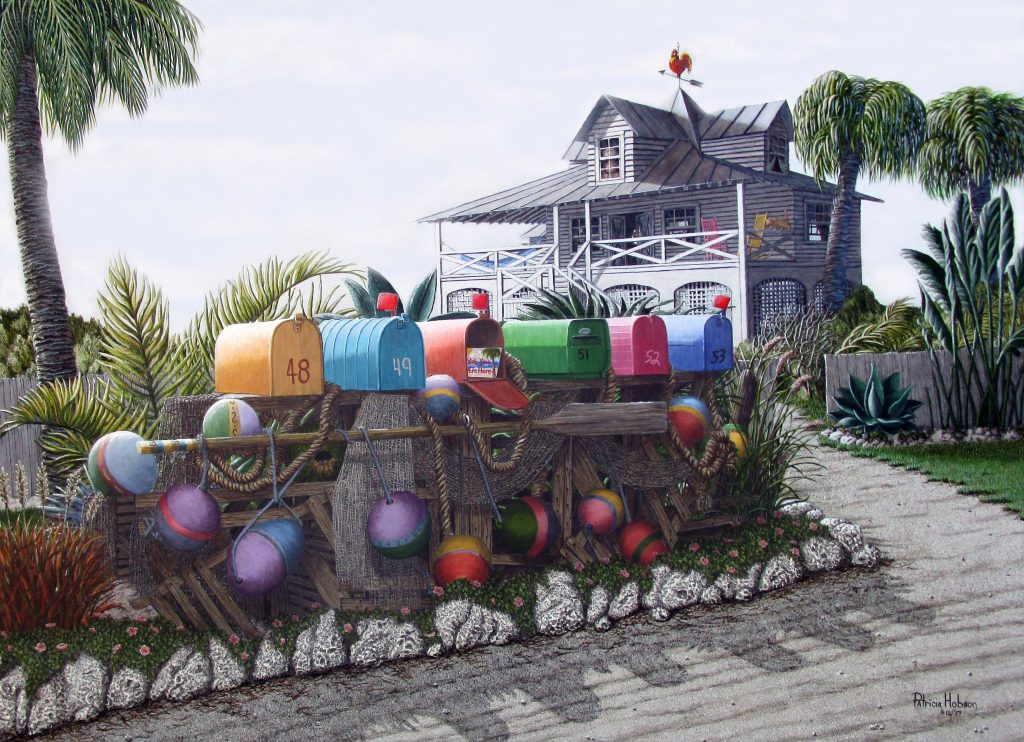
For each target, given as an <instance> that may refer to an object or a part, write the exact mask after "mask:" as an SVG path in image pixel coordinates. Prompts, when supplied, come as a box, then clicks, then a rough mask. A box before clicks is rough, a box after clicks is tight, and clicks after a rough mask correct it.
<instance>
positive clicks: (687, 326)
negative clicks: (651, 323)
mask: <svg viewBox="0 0 1024 742" xmlns="http://www.w3.org/2000/svg"><path fill="white" fill-rule="evenodd" d="M662 319H663V320H665V326H666V328H667V330H668V360H669V363H670V364H672V369H673V370H675V371H727V370H729V369H730V368H732V365H733V359H732V322H730V321H729V320H728V319H726V318H725V317H724V316H722V315H721V314H669V315H665V316H663V317H662Z"/></svg>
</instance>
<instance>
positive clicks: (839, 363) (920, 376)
mask: <svg viewBox="0 0 1024 742" xmlns="http://www.w3.org/2000/svg"><path fill="white" fill-rule="evenodd" d="M961 353H962V354H963V355H962V356H961V358H962V361H963V362H964V363H968V362H969V359H968V356H967V354H968V353H969V351H967V350H963V351H961ZM938 357H939V363H940V366H941V369H942V376H943V378H944V379H946V380H948V379H949V378H950V369H951V368H952V365H953V356H952V355H951V354H950V353H946V352H942V353H939V354H938ZM872 364H874V366H875V367H876V368H877V369H878V373H879V375H881V376H882V378H883V379H884V378H885V377H886V376H888V375H889V374H891V373H896V372H899V375H900V383H901V384H902V385H903V386H910V387H913V391H912V392H911V393H910V396H911V397H912V398H913V399H918V400H920V401H921V402H923V404H922V405H921V406H920V407H919V408H918V409H917V413H916V415H915V418H914V422H915V423H916V424H917V426H918V427H919V428H921V429H922V430H931V429H933V428H935V427H937V426H939V425H941V422H942V419H943V416H944V415H945V413H946V405H945V403H944V402H943V400H942V394H941V393H940V392H939V390H938V389H937V388H936V386H935V377H934V376H933V368H934V367H933V365H932V361H931V358H930V357H929V355H928V353H927V352H925V351H920V352H916V353H844V354H842V355H831V354H827V355H826V356H825V397H826V401H827V404H828V409H829V410H832V409H834V408H835V404H834V402H833V401H832V399H833V397H834V396H835V395H836V392H838V391H839V388H840V387H844V386H849V385H850V374H853V375H855V376H858V377H860V378H861V379H867V377H868V376H869V375H870V374H871V366H872ZM1015 367H1016V371H1017V375H1018V376H1019V375H1020V374H1024V358H1018V359H1017V362H1016V364H1015ZM972 391H973V397H974V400H975V402H977V400H978V398H979V389H978V388H977V387H974V389H973V390H972Z"/></svg>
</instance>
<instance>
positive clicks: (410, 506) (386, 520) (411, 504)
mask: <svg viewBox="0 0 1024 742" xmlns="http://www.w3.org/2000/svg"><path fill="white" fill-rule="evenodd" d="M366 535H367V537H368V538H369V539H370V544H371V545H372V546H373V548H374V549H376V550H377V551H379V552H380V553H381V554H383V555H384V556H386V557H388V558H390V559H406V558H408V557H411V556H415V555H416V554H419V553H420V552H422V551H423V550H424V549H425V548H426V547H427V543H428V542H429V541H430V513H429V512H427V506H426V504H424V502H423V500H421V499H420V498H418V497H417V496H416V495H415V494H414V493H412V492H403V491H399V492H392V493H391V502H388V498H387V497H382V498H380V499H379V500H377V502H376V504H375V505H374V506H373V509H372V510H371V511H370V515H369V516H368V517H367V519H366Z"/></svg>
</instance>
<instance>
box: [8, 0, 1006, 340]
mask: <svg viewBox="0 0 1024 742" xmlns="http://www.w3.org/2000/svg"><path fill="white" fill-rule="evenodd" d="M185 4H186V5H187V6H188V7H189V8H190V9H191V10H192V11H193V12H194V13H195V14H196V15H197V16H198V17H199V18H200V20H201V21H202V23H203V25H204V27H205V28H204V31H203V33H202V36H201V51H200V54H199V57H198V59H197V67H198V70H199V76H200V83H199V85H198V86H196V87H192V88H185V89H176V90H169V91H166V92H165V93H164V94H163V95H162V96H161V97H159V98H157V99H155V100H153V102H152V103H151V106H150V109H149V111H148V112H147V113H146V114H145V116H143V117H142V118H140V119H131V118H129V117H128V115H127V114H126V113H124V112H123V111H121V110H118V109H116V108H108V109H104V110H102V111H101V112H100V114H99V120H98V124H97V126H96V128H95V130H94V131H92V132H91V133H90V134H89V135H88V137H87V139H86V141H85V143H84V145H83V146H82V147H81V149H80V150H79V151H78V152H74V153H72V152H70V151H68V149H67V148H66V147H65V146H64V145H63V144H62V143H60V142H59V141H57V140H48V141H47V143H46V160H47V161H46V164H47V174H48V179H49V189H50V191H49V192H50V203H51V209H52V212H53V221H54V227H55V232H56V237H57V249H58V252H59V253H60V259H61V265H62V268H63V271H64V282H65V285H66V286H67V289H68V303H69V305H70V308H71V309H72V311H75V312H79V313H81V314H85V315H95V314H96V295H97V292H98V290H99V288H100V287H101V285H102V282H103V277H104V275H105V272H106V268H107V266H108V264H109V262H110V260H111V258H112V257H114V256H115V255H117V254H118V253H123V254H125V255H126V256H127V257H128V259H129V261H130V262H131V263H132V264H134V265H135V266H137V267H138V268H139V269H140V270H141V271H142V272H144V273H145V274H147V275H148V276H149V277H150V278H152V279H153V280H154V281H156V282H157V283H158V284H159V285H160V286H161V287H162V288H163V289H164V292H165V294H166V295H167V297H168V298H169V299H170V302H171V312H172V321H173V324H174V326H175V327H176V328H181V327H182V326H183V325H184V324H185V323H186V322H187V320H188V319H189V318H190V317H191V315H192V313H193V312H194V311H195V310H196V309H197V308H198V307H199V306H200V304H201V302H202V298H203V296H204V294H205V293H206V292H208V291H210V290H212V289H214V288H215V287H217V286H218V285H220V284H221V283H222V282H223V281H224V280H226V279H228V278H229V277H233V276H234V275H235V274H236V273H237V271H238V269H239V268H240V267H241V266H243V265H246V264H252V263H255V262H258V261H260V260H263V259H265V258H267V257H268V256H270V255H273V254H277V255H280V256H284V257H287V256H291V255H294V254H296V253H298V252H301V251H303V250H307V249H323V250H328V251H330V252H331V253H332V254H334V255H336V256H339V257H341V258H344V259H347V260H350V261H352V262H354V263H358V264H361V265H371V266H373V267H375V268H377V269H378V270H381V271H382V272H383V273H385V274H386V275H388V276H389V277H391V278H392V280H393V281H394V282H395V283H396V285H397V286H398V288H399V289H400V290H401V291H402V292H403V293H404V292H405V291H407V290H408V289H409V288H411V286H412V285H413V284H414V283H415V282H416V281H417V280H418V279H419V278H420V277H422V276H423V275H425V274H426V273H427V272H428V271H429V270H431V269H432V267H433V265H434V260H435V256H434V246H433V229H432V227H431V226H430V225H425V224H417V223H416V220H417V219H418V218H420V217H423V216H425V215H427V214H430V213H433V212H435V211H439V210H441V209H444V208H447V207H450V206H454V205H456V204H460V203H462V202H465V201H468V200H471V199H473V198H477V197H480V196H484V195H487V194H489V193H493V192H495V191H497V190H500V189H502V188H505V187H509V186H512V185H516V184H519V183H522V182H524V181H527V180H530V179H533V178H536V177H539V176H542V175H546V174H549V173H551V172H554V171H557V170H559V169H561V168H563V167H564V166H565V163H563V162H562V161H561V160H560V158H561V155H562V153H563V152H564V151H565V149H566V147H567V146H568V144H569V142H570V140H571V139H572V137H573V135H574V134H575V133H576V130H577V129H578V128H579V126H580V124H581V123H582V122H583V119H584V118H585V117H586V115H587V113H588V112H589V111H590V109H591V107H592V106H593V105H594V103H595V102H596V101H597V99H598V97H599V96H600V95H601V94H602V93H610V94H613V95H617V96H620V97H623V98H628V99H631V100H636V101H640V102H645V103H654V104H658V103H661V102H663V101H665V100H666V99H668V97H669V96H670V95H671V93H672V91H673V86H672V83H671V82H670V81H668V80H666V79H664V78H662V77H661V76H659V75H658V74H657V71H658V70H659V69H661V68H663V67H664V66H665V61H666V58H667V55H668V52H669V51H670V50H671V48H672V47H673V46H675V44H676V42H680V43H681V44H682V47H683V48H684V49H686V50H689V51H690V52H691V54H692V55H693V58H694V70H693V74H694V76H695V77H697V78H699V79H701V80H703V81H704V82H705V83H706V85H705V87H704V88H702V89H700V90H695V91H692V92H693V95H694V98H695V99H696V100H697V101H698V103H699V104H700V105H701V106H702V107H703V108H704V109H706V110H712V109H717V108H723V107H731V106H738V105H742V104H747V103H755V102H763V101H769V100H777V99H780V98H785V99H787V100H788V101H789V102H790V105H791V106H792V105H793V103H794V102H795V101H796V98H797V96H798V95H799V94H800V92H801V91H802V90H803V89H804V88H805V87H806V86H807V84H808V83H810V82H811V80H812V79H814V77H816V76H817V75H819V74H820V73H822V72H824V71H826V70H829V69H841V70H843V71H845V72H848V73H851V74H859V75H864V76H872V77H878V78H882V79H895V80H900V81H902V82H904V83H906V84H907V85H909V86H910V87H911V88H912V89H914V90H915V92H917V94H918V95H920V96H921V97H922V98H924V99H925V100H926V101H927V100H929V99H931V98H934V97H935V96H937V95H940V94H941V93H943V92H946V91H948V90H953V89H956V88H958V87H961V86H963V85H987V86H989V87H992V88H995V89H997V90H1009V91H1012V92H1014V93H1017V94H1024V71H1022V70H1024V3H1021V2H1019V0H1006V1H1005V2H1004V1H996V0H975V2H956V3H944V2H916V1H915V2H910V1H909V0H907V1H904V2H896V1H894V0H888V1H887V2H871V1H868V0H860V1H859V2H836V1H832V2H827V3H826V2H821V3H818V2H815V3H806V2H774V3H765V2H749V3H748V2H741V1H739V0H734V1H733V2H728V3H726V2H714V3H712V2H692V1H691V2H665V1H664V0H662V1H661V2H644V3H640V2H579V1H573V2H552V1H551V0H549V1H548V2H519V1H517V0H513V1H512V2H505V3H481V2H432V3H430V2H422V0H420V1H417V2H395V1H394V0H390V1H388V2H360V3H351V2H336V0H290V1H289V2H281V0H274V1H273V2H270V1H268V0H187V2H186V3H185ZM859 188H860V190H862V191H864V192H867V193H870V194H872V195H876V196H879V197H881V198H883V199H885V203H884V204H871V203H865V204H864V207H863V215H864V232H863V242H864V262H865V269H864V279H865V282H866V283H867V284H868V285H870V286H871V287H872V288H873V289H875V290H876V292H877V293H878V295H879V296H880V298H882V299H883V300H886V301H888V300H891V299H894V298H896V297H898V296H904V295H908V296H909V295H912V296H915V297H916V295H917V289H916V284H915V281H914V276H913V273H912V272H911V270H910V269H909V267H908V266H907V265H906V263H905V262H904V261H903V259H902V258H900V257H899V250H900V248H903V247H908V246H916V245H919V244H920V241H919V233H920V227H921V224H922V223H923V222H925V221H932V222H938V221H940V220H941V219H942V218H943V217H944V216H945V215H946V213H947V212H948V207H947V205H946V204H943V203H941V202H937V201H933V200H931V199H929V198H928V197H927V196H925V195H924V193H923V192H922V191H921V190H920V189H919V188H917V187H916V186H914V185H913V184H910V183H898V184H889V183H871V182H864V181H862V182H861V183H860V184H859ZM1022 195H1024V194H1022V191H1021V189H1019V188H1018V189H1015V190H1014V196H1015V205H1016V206H1017V207H1018V208H1019V209H1020V210H1021V211H1024V198H1022V197H1021V196H1022ZM520 231H521V230H520ZM506 235H507V233H505V234H498V233H496V232H495V231H494V230H493V229H489V228H485V227H478V226H472V225H470V226H468V227H462V228H460V229H459V230H458V231H455V230H453V233H452V240H453V241H454V243H455V245H456V247H459V248H464V249H469V248H472V247H478V246H487V247H489V246H494V245H495V242H496V241H497V240H499V239H501V240H504V239H505V238H506ZM0 267H2V268H3V270H0V306H14V305H16V304H18V303H20V302H22V301H23V300H24V289H23V284H22V275H21V268H20V261H19V257H18V248H17V238H16V232H15V228H14V219H13V214H12V206H11V200H10V190H9V185H8V186H7V187H6V188H5V191H4V197H3V199H2V205H0Z"/></svg>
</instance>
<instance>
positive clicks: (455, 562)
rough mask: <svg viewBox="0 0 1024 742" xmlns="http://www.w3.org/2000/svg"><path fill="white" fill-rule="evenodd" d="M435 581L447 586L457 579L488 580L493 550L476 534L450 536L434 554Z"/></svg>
mask: <svg viewBox="0 0 1024 742" xmlns="http://www.w3.org/2000/svg"><path fill="white" fill-rule="evenodd" d="M433 572H434V581H435V582H436V583H437V584H438V585H440V586H441V587H447V586H448V585H449V584H451V583H452V582H455V580H469V581H470V582H486V581H487V577H488V576H489V575H490V573H491V552H490V550H488V548H487V545H486V544H485V543H484V542H483V541H481V540H480V539H478V538H477V537H476V536H468V535H463V536H449V537H448V538H446V539H445V540H444V541H442V542H441V545H440V546H438V547H437V553H436V554H435V555H434V569H433Z"/></svg>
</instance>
